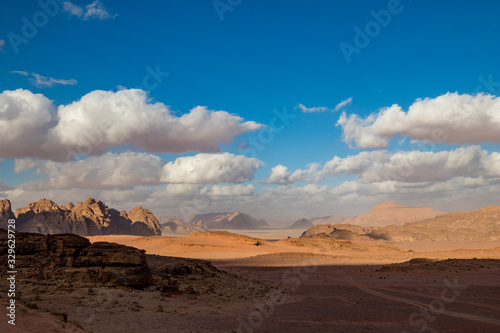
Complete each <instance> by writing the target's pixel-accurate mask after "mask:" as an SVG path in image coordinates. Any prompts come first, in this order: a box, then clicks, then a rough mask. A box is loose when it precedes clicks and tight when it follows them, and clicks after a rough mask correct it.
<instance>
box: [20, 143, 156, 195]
mask: <svg viewBox="0 0 500 333" xmlns="http://www.w3.org/2000/svg"><path fill="white" fill-rule="evenodd" d="M164 164H165V163H164V162H163V160H162V159H161V158H160V157H158V156H155V155H151V154H146V153H135V152H124V153H121V154H113V153H107V154H105V155H103V156H98V157H97V156H92V157H89V158H86V159H84V160H81V161H73V162H67V163H63V162H53V161H41V160H31V159H16V161H15V169H14V170H15V171H16V172H20V171H23V170H26V169H31V168H36V169H37V170H36V172H37V173H39V174H45V173H48V177H47V179H45V180H42V181H33V182H28V183H26V184H25V185H24V186H25V187H26V186H31V187H36V188H40V189H43V188H88V189H110V188H113V187H130V186H136V185H156V184H160V171H161V168H162V166H163V165H164Z"/></svg>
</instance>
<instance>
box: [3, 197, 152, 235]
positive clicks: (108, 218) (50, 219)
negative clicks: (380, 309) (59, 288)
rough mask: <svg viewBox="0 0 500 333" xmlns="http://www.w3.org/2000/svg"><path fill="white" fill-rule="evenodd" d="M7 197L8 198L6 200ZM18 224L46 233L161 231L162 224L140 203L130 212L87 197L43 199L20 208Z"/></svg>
mask: <svg viewBox="0 0 500 333" xmlns="http://www.w3.org/2000/svg"><path fill="white" fill-rule="evenodd" d="M4 201H5V200H4ZM15 217H16V228H17V230H19V231H24V232H37V233H42V234H58V233H73V234H77V235H82V236H94V235H111V234H115V235H121V234H125V235H140V236H157V235H161V230H160V224H159V223H158V220H156V218H155V217H154V215H153V213H151V211H149V210H147V209H144V208H142V207H138V208H135V209H132V210H131V211H130V212H129V213H127V212H125V211H123V212H118V211H117V210H115V209H113V208H108V206H106V205H105V204H104V203H103V202H102V201H99V200H95V199H87V201H85V202H80V203H78V204H77V205H76V206H75V205H73V203H69V204H67V205H64V206H58V205H57V204H56V203H55V202H53V201H50V200H46V199H41V200H39V201H38V202H35V203H31V204H29V205H27V206H26V207H24V208H20V209H18V210H16V214H15Z"/></svg>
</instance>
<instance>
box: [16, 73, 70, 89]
mask: <svg viewBox="0 0 500 333" xmlns="http://www.w3.org/2000/svg"><path fill="white" fill-rule="evenodd" d="M11 73H13V74H20V75H23V76H26V77H28V81H29V82H30V83H31V84H32V85H34V86H35V87H38V88H50V87H53V86H55V85H56V84H61V85H64V86H66V85H71V86H74V85H75V84H77V83H78V81H76V80H75V79H69V80H63V79H54V78H53V77H46V76H42V75H40V74H37V73H29V72H26V71H11Z"/></svg>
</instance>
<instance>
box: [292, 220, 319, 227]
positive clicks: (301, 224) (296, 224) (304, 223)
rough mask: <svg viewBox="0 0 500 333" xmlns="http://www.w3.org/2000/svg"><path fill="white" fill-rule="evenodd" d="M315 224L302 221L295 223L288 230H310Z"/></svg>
mask: <svg viewBox="0 0 500 333" xmlns="http://www.w3.org/2000/svg"><path fill="white" fill-rule="evenodd" d="M313 226H314V224H312V223H311V222H310V221H309V220H307V219H300V220H297V221H295V222H293V224H292V225H291V226H289V227H288V228H287V229H309V228H311V227H313Z"/></svg>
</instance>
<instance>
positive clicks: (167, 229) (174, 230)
mask: <svg viewBox="0 0 500 333" xmlns="http://www.w3.org/2000/svg"><path fill="white" fill-rule="evenodd" d="M160 225H161V232H162V234H163V235H169V234H173V235H178V234H190V233H192V232H203V231H208V228H207V227H206V226H205V225H204V224H203V221H196V222H193V223H190V224H184V223H182V222H180V221H178V220H176V219H172V220H170V221H167V222H164V223H161V224H160Z"/></svg>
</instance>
